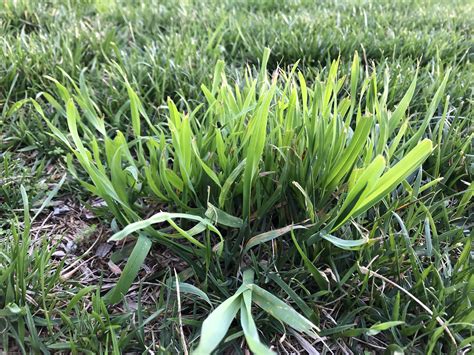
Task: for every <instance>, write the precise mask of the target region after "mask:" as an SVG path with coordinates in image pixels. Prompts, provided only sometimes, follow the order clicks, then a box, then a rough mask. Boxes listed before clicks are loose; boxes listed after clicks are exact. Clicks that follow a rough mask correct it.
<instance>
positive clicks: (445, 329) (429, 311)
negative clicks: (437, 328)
mask: <svg viewBox="0 0 474 355" xmlns="http://www.w3.org/2000/svg"><path fill="white" fill-rule="evenodd" d="M359 269H360V271H361V272H362V273H363V274H369V275H370V276H375V277H377V278H379V279H381V280H383V281H385V282H387V283H389V284H390V285H392V286H394V287H396V288H398V289H399V290H400V291H402V292H403V293H405V294H406V295H407V296H408V297H410V298H411V299H412V300H414V301H415V302H416V303H418V304H419V305H420V306H421V307H422V308H423V309H424V310H425V311H426V312H428V314H429V315H430V316H432V317H433V316H434V314H433V312H432V311H431V309H429V308H428V306H427V305H425V304H424V303H423V302H421V301H420V300H419V299H418V298H416V297H415V296H414V295H412V294H411V293H410V292H408V291H407V290H405V289H404V288H403V287H401V286H399V285H398V284H396V283H395V282H393V281H391V280H389V279H387V278H386V277H385V276H382V275H380V274H378V273H376V272H375V271H372V270H369V269H368V268H367V267H365V266H360V265H359ZM436 320H437V321H438V323H439V324H440V325H441V327H443V329H444V331H445V332H446V333H447V334H448V335H449V338H450V339H451V341H452V342H453V344H454V345H455V346H457V343H456V339H454V336H453V334H452V333H451V331H450V330H449V328H448V324H447V323H446V322H445V321H444V320H443V319H442V318H441V317H439V316H436Z"/></svg>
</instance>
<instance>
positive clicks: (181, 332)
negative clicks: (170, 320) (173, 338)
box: [174, 269, 188, 355]
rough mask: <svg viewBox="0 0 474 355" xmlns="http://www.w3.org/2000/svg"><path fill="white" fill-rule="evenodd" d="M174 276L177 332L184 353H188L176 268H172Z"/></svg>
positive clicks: (186, 354)
mask: <svg viewBox="0 0 474 355" xmlns="http://www.w3.org/2000/svg"><path fill="white" fill-rule="evenodd" d="M174 276H175V278H176V297H177V298H178V321H179V334H180V335H181V342H182V343H183V352H184V355H188V347H187V345H186V338H185V337H184V331H183V319H182V317H181V296H180V291H179V279H178V274H177V273H176V269H174Z"/></svg>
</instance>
